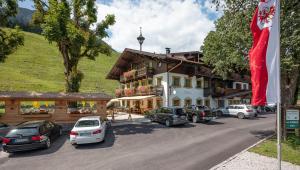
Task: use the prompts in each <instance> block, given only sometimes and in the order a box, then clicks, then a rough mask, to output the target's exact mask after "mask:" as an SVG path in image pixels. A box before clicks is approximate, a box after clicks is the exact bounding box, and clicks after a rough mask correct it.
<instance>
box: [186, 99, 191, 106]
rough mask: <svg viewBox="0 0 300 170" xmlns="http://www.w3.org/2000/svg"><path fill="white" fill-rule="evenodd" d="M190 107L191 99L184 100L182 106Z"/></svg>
mask: <svg viewBox="0 0 300 170" xmlns="http://www.w3.org/2000/svg"><path fill="white" fill-rule="evenodd" d="M191 105H192V99H190V98H187V99H185V100H184V106H191Z"/></svg>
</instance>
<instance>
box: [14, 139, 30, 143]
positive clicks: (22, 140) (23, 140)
mask: <svg viewBox="0 0 300 170" xmlns="http://www.w3.org/2000/svg"><path fill="white" fill-rule="evenodd" d="M27 141H28V139H15V140H14V142H27Z"/></svg>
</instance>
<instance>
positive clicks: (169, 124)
mask: <svg viewBox="0 0 300 170" xmlns="http://www.w3.org/2000/svg"><path fill="white" fill-rule="evenodd" d="M166 126H167V127H170V126H171V122H170V120H169V119H167V120H166Z"/></svg>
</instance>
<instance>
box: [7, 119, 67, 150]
mask: <svg viewBox="0 0 300 170" xmlns="http://www.w3.org/2000/svg"><path fill="white" fill-rule="evenodd" d="M61 134H62V127H61V126H60V125H58V124H56V123H53V122H51V121H46V120H41V121H28V122H24V123H21V124H19V125H17V126H16V127H15V128H14V129H12V130H10V131H9V132H8V133H7V135H6V136H5V137H4V138H3V140H2V143H3V150H4V151H5V152H8V153H12V152H17V151H25V150H33V149H38V148H49V147H50V146H51V143H52V141H53V140H54V139H56V138H58V137H59V136H60V135H61Z"/></svg>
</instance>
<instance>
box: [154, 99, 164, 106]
mask: <svg viewBox="0 0 300 170" xmlns="http://www.w3.org/2000/svg"><path fill="white" fill-rule="evenodd" d="M162 102H163V101H162V100H161V99H157V100H156V105H157V108H160V107H162Z"/></svg>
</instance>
